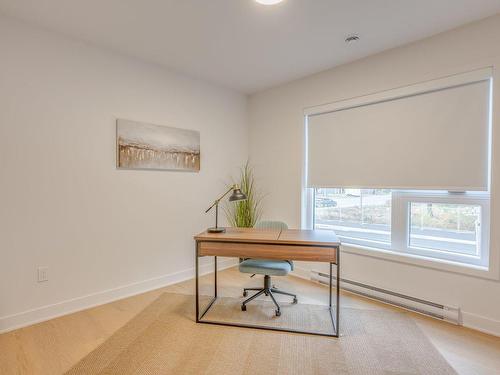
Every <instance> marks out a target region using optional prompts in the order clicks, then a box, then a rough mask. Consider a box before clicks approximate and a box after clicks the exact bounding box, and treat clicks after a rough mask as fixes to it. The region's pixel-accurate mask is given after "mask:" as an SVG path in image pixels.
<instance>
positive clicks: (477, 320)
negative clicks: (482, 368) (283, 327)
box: [292, 266, 500, 337]
mask: <svg viewBox="0 0 500 375" xmlns="http://www.w3.org/2000/svg"><path fill="white" fill-rule="evenodd" d="M292 275H294V276H296V277H300V278H301V279H305V280H311V270H309V269H307V268H302V267H297V266H295V268H294V270H293V272H292ZM461 316H462V321H461V323H460V325H462V326H464V327H467V328H470V329H473V330H476V331H479V332H483V333H486V334H489V335H493V336H498V337H500V321H498V320H495V319H491V318H487V317H485V316H482V315H477V314H473V313H469V312H466V311H461Z"/></svg>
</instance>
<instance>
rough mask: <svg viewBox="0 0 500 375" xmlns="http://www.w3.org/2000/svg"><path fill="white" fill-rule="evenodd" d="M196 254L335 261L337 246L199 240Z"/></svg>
mask: <svg viewBox="0 0 500 375" xmlns="http://www.w3.org/2000/svg"><path fill="white" fill-rule="evenodd" d="M198 255H199V256H213V255H217V256H221V257H239V258H261V259H281V260H287V259H288V260H305V261H311V262H330V263H337V256H336V255H337V248H335V247H319V246H302V245H277V244H265V243H259V244H253V243H235V242H215V241H201V242H200V243H199V248H198Z"/></svg>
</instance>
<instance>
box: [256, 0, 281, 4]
mask: <svg viewBox="0 0 500 375" xmlns="http://www.w3.org/2000/svg"><path fill="white" fill-rule="evenodd" d="M255 1H256V2H258V3H259V4H262V5H274V4H278V3H281V2H282V1H283V0H255Z"/></svg>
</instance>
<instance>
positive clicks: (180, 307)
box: [67, 293, 455, 375]
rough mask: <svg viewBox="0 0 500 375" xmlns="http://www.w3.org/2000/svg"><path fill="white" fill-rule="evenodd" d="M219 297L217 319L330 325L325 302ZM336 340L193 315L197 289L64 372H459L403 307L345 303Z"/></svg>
mask: <svg viewBox="0 0 500 375" xmlns="http://www.w3.org/2000/svg"><path fill="white" fill-rule="evenodd" d="M239 303H240V300H239V299H237V298H222V300H221V301H220V302H218V304H217V305H216V306H214V307H215V308H214V309H213V310H211V311H210V312H209V314H210V315H209V316H207V317H209V318H210V319H211V320H212V319H217V320H223V321H235V320H236V319H237V318H240V319H244V320H245V319H246V320H247V322H252V323H257V322H258V323H259V324H260V323H261V322H262V321H264V320H267V321H269V322H268V324H276V325H278V326H295V327H296V328H297V327H312V326H315V327H317V326H319V327H320V328H319V329H320V330H328V329H331V328H330V327H329V326H328V324H327V323H329V322H328V320H326V319H325V318H324V317H327V315H326V314H323V313H324V308H323V307H318V309H319V310H315V309H316V308H313V307H311V306H307V305H306V306H304V305H300V304H299V305H291V306H289V307H288V308H283V313H282V315H281V316H280V317H274V316H273V315H272V313H273V311H274V310H273V307H272V306H270V305H268V303H267V302H265V301H258V300H257V301H255V303H253V302H252V304H253V305H252V306H251V305H249V306H248V310H247V312H241V310H240V308H239ZM341 333H342V337H341V338H339V339H335V338H330V337H321V336H311V335H304V334H294V333H283V332H274V331H263V330H256V329H245V328H234V327H225V326H215V325H208V324H196V323H195V321H194V296H190V295H183V294H174V293H164V294H162V295H161V296H160V297H158V299H156V300H155V301H154V302H153V303H151V304H150V305H149V306H148V307H146V308H145V309H144V310H143V311H142V312H141V313H139V314H138V315H137V316H135V317H134V318H133V319H132V320H131V321H129V322H128V323H127V324H126V325H125V326H123V327H122V328H120V329H119V330H118V331H117V332H116V333H115V334H114V335H113V336H111V337H110V338H109V339H108V340H107V341H105V342H104V343H103V344H102V345H101V346H99V347H98V348H97V349H95V350H94V351H93V352H91V353H90V354H89V355H88V356H86V357H85V358H83V359H82V360H81V361H80V362H79V363H77V364H76V365H75V366H74V367H73V368H72V369H71V370H70V371H68V372H67V374H85V375H91V374H120V375H124V374H221V375H226V374H231V375H233V374H297V375H305V374H370V375H377V374H433V375H436V374H455V371H454V370H453V369H452V368H451V366H450V365H449V364H448V363H447V362H446V361H445V360H444V358H443V357H442V356H441V355H440V353H439V352H438V351H437V350H436V348H435V347H434V346H433V345H432V344H431V342H430V341H429V340H428V339H427V337H426V336H425V335H424V334H423V332H421V330H420V329H419V328H418V326H417V325H416V324H415V322H414V321H413V320H412V319H411V318H409V317H408V316H406V314H405V313H403V312H402V313H398V312H390V311H381V310H361V309H353V308H345V309H341Z"/></svg>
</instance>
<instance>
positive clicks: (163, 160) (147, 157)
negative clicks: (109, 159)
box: [116, 119, 200, 172]
mask: <svg viewBox="0 0 500 375" xmlns="http://www.w3.org/2000/svg"><path fill="white" fill-rule="evenodd" d="M116 137H117V148H118V150H117V153H118V155H117V159H118V160H117V163H118V168H125V169H162V170H179V171H191V172H198V171H199V170H200V133H199V132H197V131H194V130H187V129H179V128H172V127H169V126H160V125H152V124H145V123H142V122H136V121H130V120H122V119H118V120H117V122H116Z"/></svg>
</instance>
